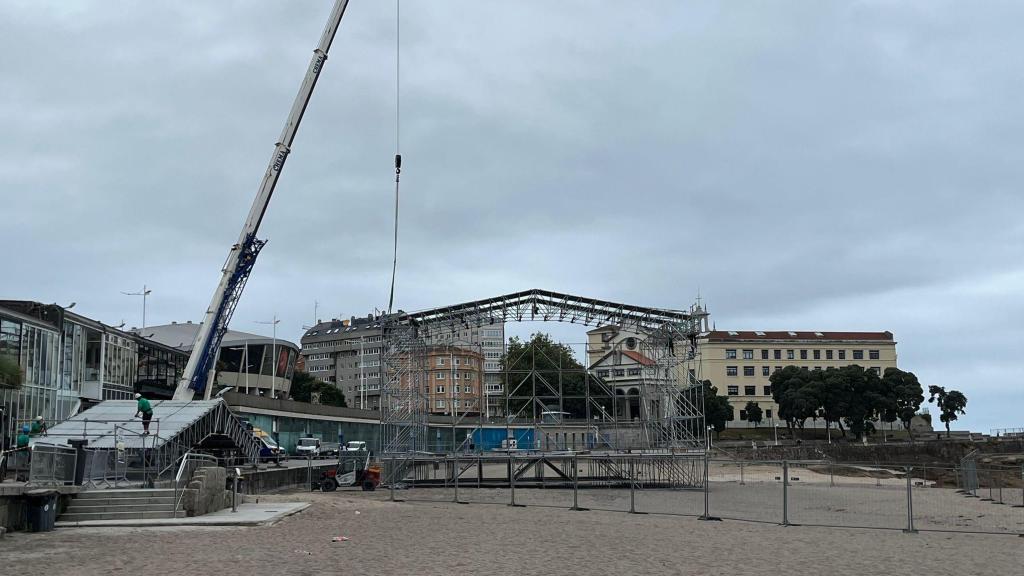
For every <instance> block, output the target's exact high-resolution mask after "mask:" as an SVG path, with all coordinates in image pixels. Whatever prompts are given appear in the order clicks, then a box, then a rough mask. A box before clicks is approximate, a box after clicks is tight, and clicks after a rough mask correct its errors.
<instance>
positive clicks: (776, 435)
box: [774, 422, 779, 446]
mask: <svg viewBox="0 0 1024 576" xmlns="http://www.w3.org/2000/svg"><path fill="white" fill-rule="evenodd" d="M774 429H775V445H776V446H778V445H779V423H778V422H775V423H774Z"/></svg>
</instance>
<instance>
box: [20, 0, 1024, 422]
mask: <svg viewBox="0 0 1024 576" xmlns="http://www.w3.org/2000/svg"><path fill="white" fill-rule="evenodd" d="M328 4H329V3H328V2H301V3H278V2H258V3H205V2H164V3H144V4H137V5H136V4H116V5H114V4H109V3H100V2H64V1H62V2H50V3H43V2H6V3H4V4H3V5H0V54H2V56H0V71H2V75H0V126H3V128H4V134H5V138H4V139H3V140H2V141H0V198H2V206H3V217H2V219H0V221H2V225H0V241H2V244H3V245H4V246H5V247H7V248H8V250H7V252H6V253H7V255H8V257H7V258H6V259H5V261H6V263H5V267H6V272H7V273H6V274H5V277H4V281H3V283H2V287H3V292H4V295H5V296H7V297H23V298H33V299H41V300H47V301H58V302H68V301H72V300H74V301H78V302H79V309H80V310H81V311H82V312H83V313H85V314H89V315H93V316H96V317H98V318H100V319H103V320H105V321H109V322H119V321H120V320H121V319H122V318H123V319H125V320H128V321H129V323H137V322H138V316H139V313H138V312H137V307H138V306H137V303H136V302H135V301H134V300H132V299H128V298H127V297H124V296H121V295H120V294H119V292H120V291H121V290H127V289H130V288H135V287H141V284H142V283H143V282H146V283H147V284H148V285H150V286H152V287H153V288H154V297H153V299H152V301H151V302H152V306H151V309H150V317H151V318H153V321H155V322H168V321H170V320H184V319H187V318H192V319H196V318H198V317H199V315H200V313H201V311H202V310H203V309H204V308H205V306H206V303H207V301H208V299H209V295H210V292H211V291H212V289H213V287H214V286H215V284H216V281H217V270H219V268H220V266H221V264H222V262H223V259H224V257H225V254H226V252H227V248H228V246H230V244H231V243H233V242H234V240H235V238H236V236H237V234H238V229H239V227H240V225H241V223H242V220H243V218H244V215H245V212H246V211H247V210H248V208H249V205H250V203H251V201H252V197H253V195H254V193H255V189H256V186H257V185H258V183H259V179H260V177H261V176H262V173H263V170H264V169H265V166H266V162H267V159H268V158H269V155H270V153H271V150H272V145H273V143H274V141H275V140H276V138H277V135H278V133H279V131H280V128H281V125H282V124H283V122H284V119H285V116H286V113H287V111H288V108H289V106H290V105H291V101H292V99H293V97H294V94H295V91H296V89H297V87H298V83H299V81H300V80H301V77H302V73H303V71H304V69H305V66H306V64H307V63H308V59H309V56H310V51H311V50H312V48H313V46H314V44H315V42H316V40H317V38H318V37H319V33H320V31H321V29H322V26H323V21H324V18H325V16H326V13H327V11H328V8H329V7H328ZM393 8H394V6H393V4H392V3H389V2H353V3H352V5H351V7H350V8H349V12H348V14H347V16H346V20H345V21H344V22H343V24H342V28H341V31H340V32H339V34H338V38H337V41H336V43H335V46H334V48H333V50H332V56H331V58H330V60H329V62H328V64H327V67H326V69H325V71H324V73H323V76H322V78H321V81H320V83H319V85H318V88H317V92H316V94H315V95H314V97H313V101H312V103H311V104H310V106H309V109H308V111H307V115H306V118H305V120H304V124H303V126H302V130H301V131H300V134H299V136H298V139H297V141H296V143H295V147H294V153H293V154H292V156H291V158H290V160H289V162H288V166H287V168H286V170H285V172H284V175H283V177H282V178H281V182H280V185H279V187H278V190H277V193H276V196H275V198H274V201H273V203H272V205H271V207H270V210H269V212H268V214H267V217H266V219H265V221H264V225H263V228H262V231H261V235H262V236H263V237H267V238H269V239H270V244H268V246H267V248H266V250H265V251H264V254H263V255H262V256H261V258H260V261H259V263H258V264H257V266H256V270H255V273H254V274H253V277H252V280H251V281H250V284H249V286H248V290H247V292H246V295H245V297H244V298H243V301H242V304H241V306H240V307H239V309H238V311H237V314H236V317H235V322H234V326H235V327H236V328H238V329H241V330H255V329H258V328H260V327H259V326H257V325H255V324H254V323H253V321H254V320H263V319H266V318H269V317H270V316H271V315H273V314H274V313H277V314H279V315H280V316H281V317H282V318H284V324H283V325H282V328H283V329H282V332H284V333H285V335H286V336H287V337H290V338H292V339H297V338H298V335H299V333H300V329H301V325H302V324H304V323H305V324H308V323H309V322H311V321H312V320H313V311H312V308H313V301H314V300H319V301H320V302H321V304H322V308H321V316H322V317H327V316H332V315H343V316H348V315H350V314H362V313H365V311H367V310H369V309H371V308H372V307H374V306H377V307H380V306H385V305H386V300H387V288H388V280H389V278H390V256H391V245H390V237H391V202H392V196H391V195H392V167H391V162H392V154H393V153H394V21H393ZM1022 16H1024V7H1022V6H1020V5H1019V3H1013V2H988V3H985V4H984V5H983V6H975V5H972V6H966V5H962V4H961V3H953V2H937V1H927V2H903V3H900V4H898V5H892V4H891V3H882V2H847V3H821V2H810V1H795V0H794V1H791V2H785V3H772V4H770V5H769V4H764V5H761V4H757V3H738V4H737V3H730V4H727V5H726V4H722V3H714V2H699V3H685V4H681V3H678V2H668V1H662V2H645V3H633V4H630V5H629V6H628V7H626V6H624V5H622V4H621V3H613V2H583V1H568V2H557V3H552V2H542V1H540V0H535V1H527V2H515V3H499V2H479V1H470V0H461V1H451V2H445V3H440V4H439V3H426V2H413V1H407V2H405V3H403V38H402V40H403V52H402V63H403V72H402V80H403V91H402V115H403V120H402V152H403V155H404V158H405V170H404V174H403V188H402V193H403V204H402V228H401V246H400V264H399V274H398V280H399V283H398V288H397V301H398V305H399V306H400V307H402V308H405V309H409V310H411V309H418V308H424V307H430V306H436V305H442V304H447V303H453V302H458V301H463V300H468V299H474V298H480V297H486V296H490V295H494V294H498V293H503V292H509V291H513V290H520V289H524V288H529V287H534V286H536V287H543V288H549V289H553V290H560V291H567V292H577V293H581V294H585V295H593V296H597V297H604V298H608V299H617V300H623V301H628V302H635V303H640V304H650V305H657V306H668V307H680V308H681V307H685V306H686V305H688V303H689V302H690V301H691V299H692V297H693V296H694V295H695V294H696V292H697V290H698V288H699V289H700V291H701V292H702V293H703V294H704V295H705V296H706V297H708V298H709V300H710V302H711V306H712V312H713V313H714V318H715V320H716V321H717V323H718V326H719V327H728V328H737V329H757V328H761V329H773V328H775V329H867V330H882V329H889V330H892V331H893V332H894V333H895V334H896V337H897V339H898V340H899V342H900V344H899V353H900V361H901V364H902V365H903V366H904V367H905V368H907V369H910V370H913V371H915V372H917V373H919V374H921V375H923V376H925V377H926V380H927V382H928V383H936V384H943V385H947V386H953V387H957V388H960V389H963V390H964V391H965V392H967V394H968V396H969V397H970V398H971V405H970V408H971V410H970V411H969V414H968V417H967V418H966V419H965V421H964V423H965V424H966V425H970V426H972V427H974V428H976V429H986V428H989V427H994V426H1017V425H1020V422H1019V421H1018V419H1017V416H1016V414H1015V412H1014V411H1013V406H1016V405H1019V404H1020V400H1021V399H1022V398H1021V396H1020V393H1019V391H1018V390H1019V382H1020V380H1021V376H1022V373H1021V368H1020V367H1019V364H1018V363H1017V362H1016V347H1017V346H1019V344H1020V343H1021V342H1022V341H1024V338H1022V336H1024V334H1022V330H1021V328H1020V327H1019V324H1020V323H1019V322H1018V321H1017V319H1019V318H1020V317H1021V312H1024V311H1022V310H1021V307H1020V305H1019V304H1018V303H1017V301H1016V299H1015V298H1014V296H1015V295H1016V294H1019V293H1020V291H1021V288H1022V284H1024V281H1022V280H1021V278H1022V277H1024V269H1022V267H1021V264H1019V261H1020V255H1021V253H1022V249H1024V224H1022V223H1021V222H1020V220H1019V218H1018V217H1017V215H1018V214H1020V213H1021V212H1022V210H1024V194H1021V192H1020V190H1019V182H1021V180H1022V179H1021V176H1022V167H1021V164H1020V162H1019V158H1020V157H1021V152H1022V150H1021V148H1022V142H1024V141H1022V139H1021V137H1020V134H1021V133H1024V131H1022V128H1024V126H1022V124H1024V114H1022V112H1021V110H1020V106H1019V102H1020V101H1021V100H1022V98H1021V96H1022V82H1024V80H1022V78H1024V74H1022V70H1021V64H1020V63H1019V58H1018V54H1020V52H1021V49H1022V45H1021V40H1020V39H1019V35H1018V34H1017V33H1016V29H1015V24H1014V23H1015V22H1019V21H1020V20H1021V17H1022ZM532 328H534V327H533V326H522V327H518V328H516V331H517V332H520V333H525V332H526V331H528V330H529V329H532ZM555 330H556V332H557V333H558V334H559V335H560V337H565V338H567V339H578V335H579V332H578V331H576V330H574V329H572V328H556V329H555Z"/></svg>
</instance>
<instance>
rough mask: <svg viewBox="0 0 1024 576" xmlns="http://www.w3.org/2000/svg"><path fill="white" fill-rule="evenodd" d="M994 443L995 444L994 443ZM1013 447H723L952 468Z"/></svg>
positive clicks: (762, 454) (769, 455) (771, 456)
mask: <svg viewBox="0 0 1024 576" xmlns="http://www.w3.org/2000/svg"><path fill="white" fill-rule="evenodd" d="M993 444H996V443H993ZM1013 448H1015V447H1014V446H1011V445H1010V444H1009V443H1006V444H1002V443H1000V444H997V445H994V446H989V445H987V444H985V443H974V442H956V441H950V442H945V441H942V442H934V441H930V442H917V443H916V444H909V443H892V444H869V445H867V446H864V445H862V444H855V443H846V442H836V443H833V444H826V443H823V442H806V443H803V444H801V445H799V446H763V445H759V446H758V448H757V449H756V450H753V449H751V448H750V447H749V446H747V447H743V448H733V447H730V448H726V449H725V451H726V452H728V453H729V454H731V455H734V456H735V457H737V458H740V459H743V460H834V461H836V462H862V463H875V462H877V463H880V464H897V463H898V464H934V465H945V466H953V465H955V464H958V463H959V462H960V459H961V458H963V457H964V456H965V455H966V454H967V453H968V452H971V451H972V450H975V449H978V450H979V451H981V452H983V453H984V452H989V451H1000V452H1009V451H1013V450H1012V449H1013Z"/></svg>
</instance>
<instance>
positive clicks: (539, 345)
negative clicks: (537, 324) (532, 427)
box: [501, 332, 612, 418]
mask: <svg viewBox="0 0 1024 576" xmlns="http://www.w3.org/2000/svg"><path fill="white" fill-rule="evenodd" d="M501 367H502V371H503V372H504V373H505V375H506V376H505V377H506V379H507V381H506V382H505V390H507V393H508V397H509V399H508V404H509V405H508V415H509V416H515V417H519V418H539V417H540V413H541V412H543V411H545V410H555V411H562V412H567V413H568V417H569V418H586V417H587V411H588V410H587V397H588V396H589V397H590V400H591V406H590V413H591V415H593V416H597V415H599V414H601V413H602V412H603V413H604V414H611V413H612V399H611V398H610V391H609V390H608V389H607V385H606V384H604V382H602V381H601V380H599V379H597V378H595V377H593V376H587V375H586V374H585V369H584V368H583V365H582V364H580V363H579V362H577V361H576V357H575V356H574V355H573V352H572V348H569V347H568V346H566V345H565V344H560V343H558V342H555V341H554V340H552V339H551V336H550V335H548V334H544V333H541V332H537V333H535V334H533V335H532V336H531V337H530V339H529V340H528V341H525V342H524V341H522V340H520V339H519V338H516V337H513V338H511V339H510V340H509V341H508V348H507V349H506V352H505V355H504V356H503V357H502V358H501ZM587 386H590V388H591V389H590V392H589V394H588V392H587V390H586V387H587ZM531 402H534V404H533V405H532V406H531Z"/></svg>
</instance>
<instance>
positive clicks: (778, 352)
mask: <svg viewBox="0 0 1024 576" xmlns="http://www.w3.org/2000/svg"><path fill="white" fill-rule="evenodd" d="M774 352H775V359H776V360H782V350H775V351H774Z"/></svg>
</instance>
